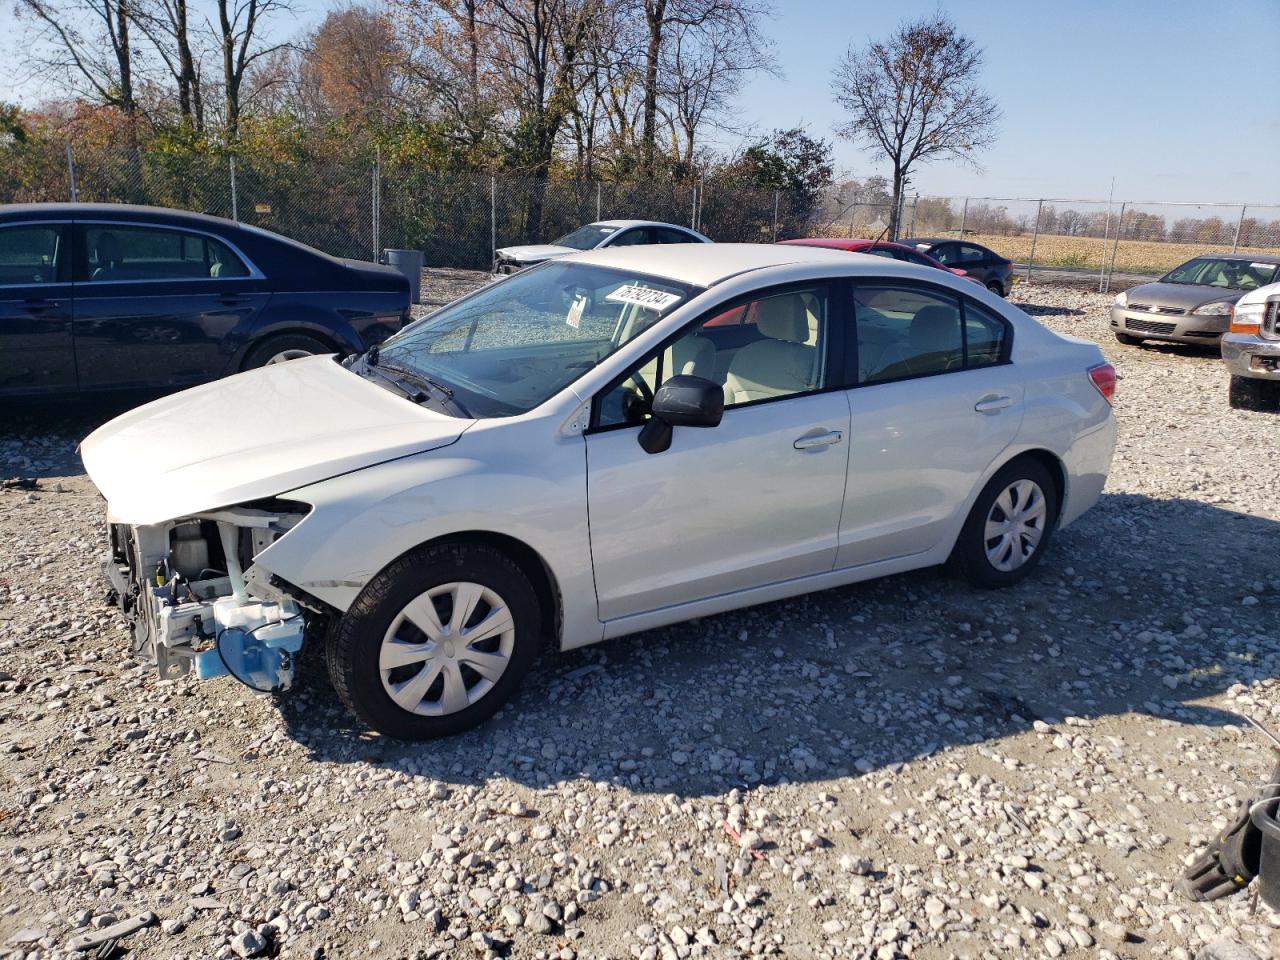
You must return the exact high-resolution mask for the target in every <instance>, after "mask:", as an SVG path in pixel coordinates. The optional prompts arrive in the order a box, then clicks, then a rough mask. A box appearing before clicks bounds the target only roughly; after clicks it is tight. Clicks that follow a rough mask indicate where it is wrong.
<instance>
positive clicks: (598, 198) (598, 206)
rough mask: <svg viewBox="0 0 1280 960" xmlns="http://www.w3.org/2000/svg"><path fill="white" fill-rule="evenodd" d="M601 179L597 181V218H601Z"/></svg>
mask: <svg viewBox="0 0 1280 960" xmlns="http://www.w3.org/2000/svg"><path fill="white" fill-rule="evenodd" d="M600 188H601V184H600V181H599V180H597V181H596V219H597V220H599V219H600Z"/></svg>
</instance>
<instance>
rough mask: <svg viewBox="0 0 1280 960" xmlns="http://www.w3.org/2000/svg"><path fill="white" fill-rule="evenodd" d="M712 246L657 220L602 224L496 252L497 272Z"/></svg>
mask: <svg viewBox="0 0 1280 960" xmlns="http://www.w3.org/2000/svg"><path fill="white" fill-rule="evenodd" d="M710 242H711V240H710V238H708V237H704V236H703V235H702V234H700V233H698V231H696V230H690V229H689V228H688V227H682V226H679V225H678V224H674V223H659V222H658V221H656V220H601V221H600V222H599V223H588V224H587V225H586V226H585V227H579V228H578V229H577V230H574V231H573V232H572V233H569V234H565V235H564V236H563V237H561V238H560V239H559V240H556V241H555V242H554V243H535V244H527V245H525V246H522V247H503V248H501V249H500V250H495V251H494V256H493V272H494V273H495V274H499V275H501V274H508V273H516V272H518V271H520V270H523V269H524V268H525V267H532V266H534V265H535V264H538V263H542V262H543V261H545V260H556V259H559V258H560V257H567V256H569V254H571V253H581V252H582V251H584V250H601V249H603V248H605V247H639V246H649V245H650V244H655V243H710Z"/></svg>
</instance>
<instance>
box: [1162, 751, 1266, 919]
mask: <svg viewBox="0 0 1280 960" xmlns="http://www.w3.org/2000/svg"><path fill="white" fill-rule="evenodd" d="M1267 783H1268V786H1266V787H1264V788H1263V789H1262V790H1261V791H1260V792H1258V793H1256V794H1254V795H1253V796H1252V797H1251V798H1250V799H1248V800H1246V801H1245V802H1244V803H1243V804H1241V805H1240V812H1239V813H1238V814H1237V815H1236V818H1235V819H1234V820H1233V821H1231V822H1230V823H1229V824H1227V826H1226V827H1225V828H1224V829H1223V830H1222V832H1221V833H1219V834H1218V835H1217V836H1216V837H1215V838H1214V839H1213V842H1212V843H1210V844H1209V847H1208V849H1206V850H1205V852H1204V853H1202V854H1201V855H1200V856H1198V857H1197V858H1196V860H1195V862H1194V863H1193V864H1192V865H1191V866H1190V867H1188V868H1187V872H1186V873H1185V874H1183V878H1182V879H1181V880H1180V881H1179V882H1178V889H1179V890H1181V891H1182V893H1183V895H1184V896H1186V897H1187V898H1188V899H1190V900H1199V901H1204V900H1218V899H1220V898H1222V897H1226V896H1230V895H1231V894H1233V893H1235V892H1236V891H1237V890H1243V889H1244V888H1245V887H1247V886H1248V885H1249V884H1250V883H1251V882H1252V881H1253V878H1254V877H1256V876H1258V870H1259V860H1260V858H1261V853H1262V844H1263V834H1262V831H1261V830H1260V829H1259V828H1258V826H1257V824H1256V822H1255V821H1254V820H1251V819H1250V817H1249V809H1250V807H1252V806H1254V805H1255V804H1257V803H1258V802H1259V801H1263V800H1266V799H1268V798H1272V797H1280V786H1276V785H1275V784H1277V783H1280V764H1277V765H1276V769H1275V770H1274V771H1273V772H1272V774H1271V777H1270V778H1269V779H1268V781H1267ZM1277 803H1280V801H1277ZM1270 806H1271V809H1272V810H1274V807H1275V806H1276V804H1275V803H1273V804H1271V805H1270ZM1272 825H1273V828H1274V829H1275V835H1274V839H1273V840H1272V843H1273V853H1272V857H1271V865H1270V867H1269V872H1270V873H1274V874H1277V876H1275V877H1273V878H1271V883H1272V884H1273V885H1274V887H1275V888H1276V890H1275V893H1276V896H1277V901H1278V902H1280V826H1275V821H1274V819H1273V820H1272ZM1270 902H1271V901H1268V903H1270Z"/></svg>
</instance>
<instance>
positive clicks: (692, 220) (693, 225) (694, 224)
mask: <svg viewBox="0 0 1280 960" xmlns="http://www.w3.org/2000/svg"><path fill="white" fill-rule="evenodd" d="M689 229H690V230H697V229H698V184H696V183H695V184H694V185H693V200H692V202H691V203H690V205H689Z"/></svg>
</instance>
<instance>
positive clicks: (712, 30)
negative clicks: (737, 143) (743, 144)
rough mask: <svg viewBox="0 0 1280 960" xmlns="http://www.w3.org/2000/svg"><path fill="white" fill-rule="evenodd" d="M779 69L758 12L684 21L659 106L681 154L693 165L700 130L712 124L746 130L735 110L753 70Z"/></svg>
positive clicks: (671, 48)
mask: <svg viewBox="0 0 1280 960" xmlns="http://www.w3.org/2000/svg"><path fill="white" fill-rule="evenodd" d="M760 71H767V72H770V73H775V74H776V73H777V69H776V67H775V66H774V65H773V63H772V59H771V53H770V51H769V44H768V41H767V40H766V39H765V38H764V37H763V36H761V34H760V31H759V30H758V28H757V26H756V22H755V18H754V17H748V16H733V17H714V18H712V19H710V20H708V21H707V22H706V23H704V24H700V25H696V26H695V25H686V24H678V25H677V26H676V27H675V28H674V29H673V30H672V31H671V38H670V43H669V44H668V49H667V52H666V54H665V56H664V58H663V64H662V71H661V78H662V79H661V85H660V88H659V93H660V100H659V105H660V106H659V109H660V110H661V111H662V112H663V113H664V114H665V115H666V116H667V118H668V120H669V122H670V124H671V127H672V134H673V139H675V140H676V141H677V143H676V145H675V146H674V147H673V153H674V154H675V159H677V160H678V161H680V162H681V163H682V164H683V165H684V166H685V167H686V168H688V167H689V166H691V165H692V163H693V159H694V149H695V144H696V141H697V136H698V133H699V132H700V131H702V130H705V129H708V128H712V129H719V130H728V131H732V132H735V133H741V132H743V128H742V127H741V126H740V125H738V124H735V123H734V122H733V121H732V120H731V119H730V113H729V109H730V106H731V105H732V103H733V99H734V97H735V96H737V94H738V92H739V90H741V88H742V84H743V83H744V82H745V80H746V79H747V77H748V76H749V75H750V74H752V73H757V72H760Z"/></svg>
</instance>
